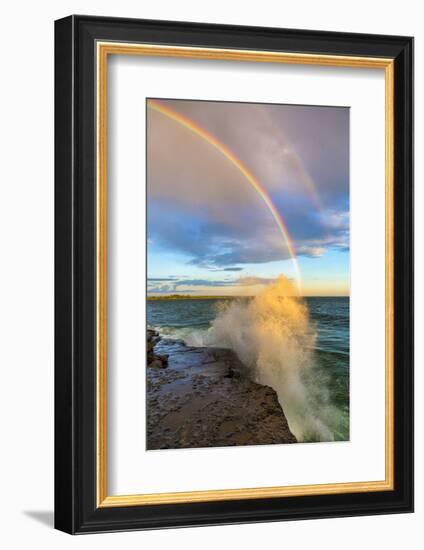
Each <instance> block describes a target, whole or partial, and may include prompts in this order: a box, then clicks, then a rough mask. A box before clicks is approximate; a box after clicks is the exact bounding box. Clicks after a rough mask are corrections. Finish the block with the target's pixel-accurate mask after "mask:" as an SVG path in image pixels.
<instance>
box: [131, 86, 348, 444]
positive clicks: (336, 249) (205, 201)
mask: <svg viewBox="0 0 424 550" xmlns="http://www.w3.org/2000/svg"><path fill="white" fill-rule="evenodd" d="M349 120H350V109H349V107H343V106H321V105H295V104H270V103H246V102H234V101H207V100H198V99H172V98H156V97H155V98H147V99H146V129H145V131H146V151H145V152H144V151H143V152H141V154H145V155H146V187H147V189H146V235H147V243H146V256H147V259H146V261H147V282H146V285H147V286H146V288H147V300H146V304H147V305H146V323H147V324H146V326H147V329H146V330H147V334H146V346H147V350H146V355H147V361H146V365H143V366H142V368H146V424H147V425H146V434H147V436H146V443H145V444H146V450H159V449H193V448H206V447H228V446H247V445H281V444H288V443H298V444H301V443H319V442H340V441H349V440H350V415H349V401H350V391H349V388H350V384H349V379H350V376H349V374H350V372H349V366H350V360H349V358H350V345H349V344H350V331H349V325H350V323H349V319H350V316H349V299H350V216H349V214H350V204H349Z"/></svg>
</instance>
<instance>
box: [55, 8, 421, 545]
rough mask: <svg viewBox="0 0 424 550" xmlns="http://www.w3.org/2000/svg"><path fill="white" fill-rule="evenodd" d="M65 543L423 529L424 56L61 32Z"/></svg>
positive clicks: (139, 32) (254, 31)
mask: <svg viewBox="0 0 424 550" xmlns="http://www.w3.org/2000/svg"><path fill="white" fill-rule="evenodd" d="M55 72H56V77H55V133H56V136H55V220H56V221H55V242H56V246H55V279H56V291H55V304H56V305H55V316H56V321H55V343H56V346H55V350H56V351H55V403H56V404H55V525H56V528H58V529H60V530H63V531H66V532H69V533H72V534H75V533H93V532H103V531H118V530H129V529H148V528H161V527H179V526H195V525H212V524H225V523H244V522H255V521H276V520H288V519H305V518H317V517H331V516H351V515H365V514H382V513H396V512H410V511H412V509H413V410H412V398H413V354H412V340H413V313H412V311H413V230H412V227H413V207H412V192H413V156H412V155H413V137H412V120H413V117H412V108H413V84H412V83H413V79H412V74H413V39H412V38H409V37H400V36H378V35H361V34H346V33H333V32H317V31H309V30H301V31H300V30H287V29H275V28H254V27H235V26H222V25H206V24H198V23H175V22H167V21H148V20H129V19H128V20H127V19H115V18H102V17H89V16H70V17H67V18H65V19H61V20H59V21H56V26H55Z"/></svg>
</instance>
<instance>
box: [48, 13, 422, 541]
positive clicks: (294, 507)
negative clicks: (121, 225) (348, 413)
mask: <svg viewBox="0 0 424 550" xmlns="http://www.w3.org/2000/svg"><path fill="white" fill-rule="evenodd" d="M99 40H105V41H122V42H127V43H128V42H145V43H146V42H147V43H152V44H169V45H179V46H181V45H182V46H184V45H186V46H202V47H217V48H229V49H232V48H234V49H241V50H244V49H254V50H256V51H258V50H263V51H277V52H278V51H284V52H301V53H310V54H323V55H324V54H325V55H327V54H328V55H335V56H361V57H379V58H381V57H383V58H390V59H393V60H394V302H393V307H394V318H395V327H394V479H395V485H394V490H391V491H376V492H361V493H347V494H328V495H311V496H293V497H282V498H260V499H248V500H231V501H219V502H192V503H181V504H159V505H146V506H122V507H121V506H118V507H106V508H101V507H97V500H96V490H97V482H96V260H95V258H96V185H95V182H96V143H95V132H96V101H95V87H96V70H95V62H96V59H95V57H96V49H95V44H96V42H97V41H99ZM411 511H413V39H412V38H410V37H402V36H379V35H369V34H348V33H336V32H321V31H319V32H318V31H310V30H292V29H277V28H259V27H241V26H227V25H209V24H200V23H181V22H178V23H177V22H169V21H149V20H133V19H121V18H109V17H90V16H79V15H73V16H70V17H66V18H64V19H60V20H58V21H56V22H55V527H56V528H57V529H60V530H62V531H65V532H67V533H72V534H76V533H94V532H104V531H122V530H130V529H154V528H165V527H181V526H198V525H216V524H230V523H250V522H264V521H279V520H290V519H293V520H294V519H307V518H325V517H336V516H359V515H369V514H388V513H399V512H411Z"/></svg>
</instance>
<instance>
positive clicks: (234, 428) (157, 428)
mask: <svg viewBox="0 0 424 550" xmlns="http://www.w3.org/2000/svg"><path fill="white" fill-rule="evenodd" d="M146 370H147V378H146V386H147V449H148V450H153V449H181V448H195V447H224V446H231V445H233V446H234V445H270V444H276V443H279V444H281V443H296V438H295V437H294V435H293V434H292V433H291V432H290V429H289V426H288V423H287V420H286V417H285V415H284V412H283V410H282V408H281V406H280V404H279V402H278V399H277V395H276V393H275V391H274V390H273V389H272V388H270V387H268V386H262V385H260V384H256V383H255V382H252V381H251V380H249V378H247V376H246V369H245V367H244V366H243V364H242V363H241V362H240V360H239V359H238V358H237V356H236V355H235V354H234V353H233V352H232V351H231V350H228V349H221V348H198V347H196V348H195V347H189V346H186V345H185V344H184V342H182V341H174V340H168V339H164V338H161V337H160V336H159V334H158V333H157V332H155V331H153V330H150V329H149V330H148V331H147V369H146Z"/></svg>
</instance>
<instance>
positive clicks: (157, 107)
mask: <svg viewBox="0 0 424 550" xmlns="http://www.w3.org/2000/svg"><path fill="white" fill-rule="evenodd" d="M147 105H148V107H149V108H150V109H152V110H153V111H156V112H158V113H161V114H162V115H164V116H166V117H168V118H170V119H171V120H173V121H175V122H177V123H178V124H181V125H182V126H184V128H187V129H188V130H190V131H191V132H193V133H194V134H196V135H198V136H199V137H201V138H202V139H204V140H205V141H207V142H208V143H209V144H210V145H212V147H215V149H217V150H218V151H219V152H220V153H222V154H223V155H224V157H225V158H226V159H227V160H229V161H230V162H231V164H233V165H234V166H235V167H236V168H237V169H238V170H239V171H240V172H241V173H242V174H243V176H244V177H245V179H246V180H247V181H248V182H249V183H250V185H251V186H252V187H253V189H254V190H255V191H256V192H257V193H258V195H259V196H260V197H261V199H262V201H263V202H264V203H265V205H266V207H267V208H268V210H269V212H270V213H271V215H272V217H273V218H274V221H275V223H276V224H277V226H278V229H279V231H280V233H281V235H282V236H283V239H284V241H285V243H286V246H287V249H288V251H289V254H290V258H291V261H292V264H293V268H294V272H295V279H296V284H297V289H298V292H299V294H300V293H301V286H302V284H301V277H300V269H299V264H298V261H297V258H296V252H295V250H294V246H293V243H292V240H291V238H290V234H289V232H288V230H287V227H286V224H285V223H284V220H283V218H282V217H281V215H280V214H279V212H278V210H277V209H276V207H275V206H274V204H273V202H272V200H271V197H270V196H269V195H268V193H267V191H266V190H265V189H264V187H263V185H262V184H261V183H260V181H259V180H258V179H257V178H256V177H255V176H254V175H253V174H252V172H251V171H250V170H249V168H247V166H246V165H245V164H243V162H242V161H241V160H240V159H239V158H237V157H236V156H235V154H234V153H233V152H232V151H231V150H230V149H228V147H226V146H225V145H224V144H223V143H221V142H220V141H218V139H217V138H216V137H215V136H214V135H212V134H211V133H210V132H208V131H207V130H205V129H204V128H202V127H201V126H199V125H198V124H196V123H195V122H193V121H192V120H190V119H189V118H187V117H185V116H184V115H182V114H180V113H178V112H177V111H175V110H174V109H171V108H170V107H168V106H166V105H164V104H163V103H161V102H160V101H158V100H157V99H149V100H148V103H147Z"/></svg>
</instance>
